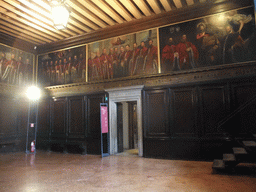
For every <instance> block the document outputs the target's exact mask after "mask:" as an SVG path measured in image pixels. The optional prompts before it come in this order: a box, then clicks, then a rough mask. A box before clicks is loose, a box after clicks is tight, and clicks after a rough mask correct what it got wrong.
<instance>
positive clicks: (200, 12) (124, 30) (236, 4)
mask: <svg viewBox="0 0 256 192" xmlns="http://www.w3.org/2000/svg"><path fill="white" fill-rule="evenodd" d="M252 5H253V0H246V1H241V0H233V1H226V0H219V1H209V2H207V3H205V4H203V3H202V4H196V5H195V6H190V7H187V8H182V9H177V10H172V11H170V12H167V13H163V14H156V15H153V16H150V17H145V18H142V19H138V20H134V21H130V22H127V23H123V24H117V25H114V26H109V27H107V28H105V29H102V30H99V31H96V32H93V33H88V34H84V35H80V36H77V37H73V38H68V39H66V40H62V41H58V42H55V43H48V44H45V45H40V46H38V48H37V53H38V54H42V53H47V52H50V51H56V50H59V49H63V48H68V47H72V46H78V45H82V44H86V43H92V42H96V41H99V40H103V39H107V38H112V37H116V36H120V35H125V34H129V33H136V32H138V31H142V30H147V29H150V28H156V27H159V26H164V25H169V24H172V23H177V22H182V21H186V20H191V19H194V18H199V17H204V16H207V15H211V14H217V13H221V12H224V11H229V10H232V9H237V8H241V7H246V6H252Z"/></svg>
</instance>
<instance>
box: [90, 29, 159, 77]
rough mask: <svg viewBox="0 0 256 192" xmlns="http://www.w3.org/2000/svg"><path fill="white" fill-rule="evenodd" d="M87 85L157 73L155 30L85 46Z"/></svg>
mask: <svg viewBox="0 0 256 192" xmlns="http://www.w3.org/2000/svg"><path fill="white" fill-rule="evenodd" d="M88 57H89V58H88V68H89V81H102V80H110V79H115V78H122V77H128V76H138V75H140V76H141V75H150V74H156V73H157V72H158V45H157V30H156V29H152V30H148V31H143V32H140V33H134V34H129V35H124V36H119V37H115V38H111V39H107V40H104V41H100V42H95V43H92V44H89V45H88Z"/></svg>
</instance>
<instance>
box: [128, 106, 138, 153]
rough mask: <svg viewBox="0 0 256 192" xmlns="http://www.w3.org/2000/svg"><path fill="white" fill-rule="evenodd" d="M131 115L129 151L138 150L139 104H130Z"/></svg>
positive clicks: (129, 112)
mask: <svg viewBox="0 0 256 192" xmlns="http://www.w3.org/2000/svg"><path fill="white" fill-rule="evenodd" d="M128 110H129V111H128V114H129V126H128V128H129V149H137V148H138V127H137V102H129V103H128Z"/></svg>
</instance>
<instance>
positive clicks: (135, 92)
mask: <svg viewBox="0 0 256 192" xmlns="http://www.w3.org/2000/svg"><path fill="white" fill-rule="evenodd" d="M143 87H144V85H140V86H131V87H122V88H113V89H106V90H105V91H106V92H108V93H109V127H110V128H109V135H110V154H111V155H113V154H116V153H117V150H118V146H117V111H116V103H118V102H125V101H137V120H138V122H137V123H138V148H139V156H143V131H142V101H141V90H142V89H143Z"/></svg>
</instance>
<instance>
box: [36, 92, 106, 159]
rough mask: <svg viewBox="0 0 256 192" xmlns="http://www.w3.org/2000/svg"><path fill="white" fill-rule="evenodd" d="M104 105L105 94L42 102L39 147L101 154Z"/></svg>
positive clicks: (38, 135) (40, 105) (40, 107)
mask: <svg viewBox="0 0 256 192" xmlns="http://www.w3.org/2000/svg"><path fill="white" fill-rule="evenodd" d="M104 102H105V93H99V94H92V95H82V96H73V97H61V98H50V99H45V100H43V101H41V102H40V103H39V112H38V113H39V119H38V121H39V124H40V125H39V128H38V133H37V143H38V147H39V148H42V149H50V148H51V149H53V150H61V151H65V152H68V151H73V152H78V151H81V152H82V153H85V152H87V153H89V154H101V129H100V103H104ZM77 146H78V147H77Z"/></svg>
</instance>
